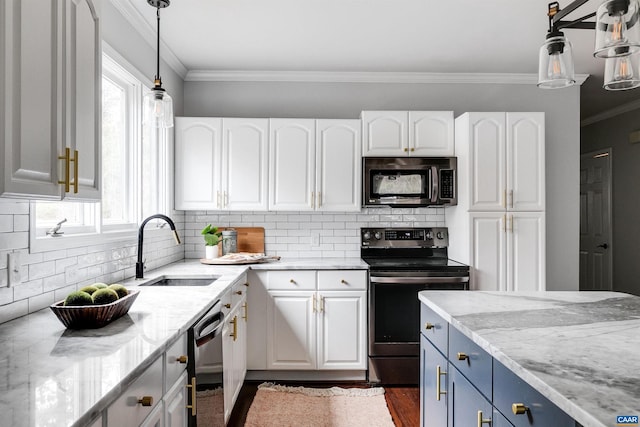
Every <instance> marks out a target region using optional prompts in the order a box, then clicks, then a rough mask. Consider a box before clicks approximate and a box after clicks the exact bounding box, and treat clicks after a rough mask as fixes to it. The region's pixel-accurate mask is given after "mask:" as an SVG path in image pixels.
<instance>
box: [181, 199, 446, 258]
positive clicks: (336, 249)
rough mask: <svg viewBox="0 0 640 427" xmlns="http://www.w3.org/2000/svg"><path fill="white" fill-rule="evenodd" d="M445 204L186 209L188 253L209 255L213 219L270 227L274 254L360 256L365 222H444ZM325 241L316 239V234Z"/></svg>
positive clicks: (401, 224) (408, 224)
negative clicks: (203, 232) (206, 242)
mask: <svg viewBox="0 0 640 427" xmlns="http://www.w3.org/2000/svg"><path fill="white" fill-rule="evenodd" d="M444 221H445V218H444V208H411V209H408V208H406V209H393V210H392V209H391V208H367V209H363V210H362V212H360V213H358V212H345V213H340V212H215V211H191V212H186V214H185V224H184V228H185V231H184V235H185V240H184V243H185V245H184V249H185V258H204V239H203V237H202V235H201V234H200V230H202V229H203V228H204V227H205V226H206V225H207V224H213V225H215V226H218V227H229V226H236V227H264V229H265V248H266V249H265V250H266V252H267V253H268V254H269V255H279V256H281V257H290V258H316V257H322V258H325V257H326V258H332V257H333V258H336V257H339V258H344V257H356V258H359V257H360V228H361V227H392V226H393V227H443V226H444ZM313 234H317V235H319V237H320V239H319V242H318V243H319V244H318V245H317V246H314V245H313V244H312V235H313Z"/></svg>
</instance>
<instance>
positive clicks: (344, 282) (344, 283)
mask: <svg viewBox="0 0 640 427" xmlns="http://www.w3.org/2000/svg"><path fill="white" fill-rule="evenodd" d="M340 283H342V284H343V285H348V283H347V281H346V280H344V279H342V280H340Z"/></svg>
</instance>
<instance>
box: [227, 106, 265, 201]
mask: <svg viewBox="0 0 640 427" xmlns="http://www.w3.org/2000/svg"><path fill="white" fill-rule="evenodd" d="M222 132H223V133H222V187H221V188H222V207H223V209H227V210H267V192H268V187H267V179H268V162H269V157H268V156H269V152H268V142H269V140H268V138H269V120H268V119H235V118H229V119H228V118H225V119H222Z"/></svg>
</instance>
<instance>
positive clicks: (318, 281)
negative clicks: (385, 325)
mask: <svg viewBox="0 0 640 427" xmlns="http://www.w3.org/2000/svg"><path fill="white" fill-rule="evenodd" d="M258 286H263V287H265V288H266V292H264V294H266V295H265V297H266V322H264V326H260V325H258V326H257V327H256V330H255V331H254V332H250V333H249V334H250V336H254V335H258V334H261V333H264V334H265V335H266V338H267V339H266V342H264V345H265V347H263V348H260V347H259V346H258V345H260V346H261V345H262V342H259V343H254V342H252V341H249V343H250V345H251V346H253V348H251V349H250V351H249V354H251V355H252V356H251V357H252V359H250V361H251V362H252V363H250V364H249V368H250V369H267V370H364V369H366V349H367V340H366V338H367V332H366V330H367V329H366V319H367V313H366V301H367V291H366V289H367V287H366V286H367V276H366V271H364V270H322V271H315V270H296V271H269V272H264V273H260V274H258V275H256V286H254V288H255V287H258ZM252 292H253V290H252ZM255 304H260V302H256V303H255ZM251 307H252V309H253V305H252V306H251ZM250 327H251V328H252V329H253V328H254V323H251V325H250ZM254 352H255V353H256V354H258V355H259V354H260V353H261V352H262V353H266V357H265V358H262V357H260V356H253V353H254Z"/></svg>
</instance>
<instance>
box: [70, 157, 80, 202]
mask: <svg viewBox="0 0 640 427" xmlns="http://www.w3.org/2000/svg"><path fill="white" fill-rule="evenodd" d="M69 161H70V162H73V177H74V178H73V192H74V193H77V192H78V161H79V160H78V150H74V151H73V159H69Z"/></svg>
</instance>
